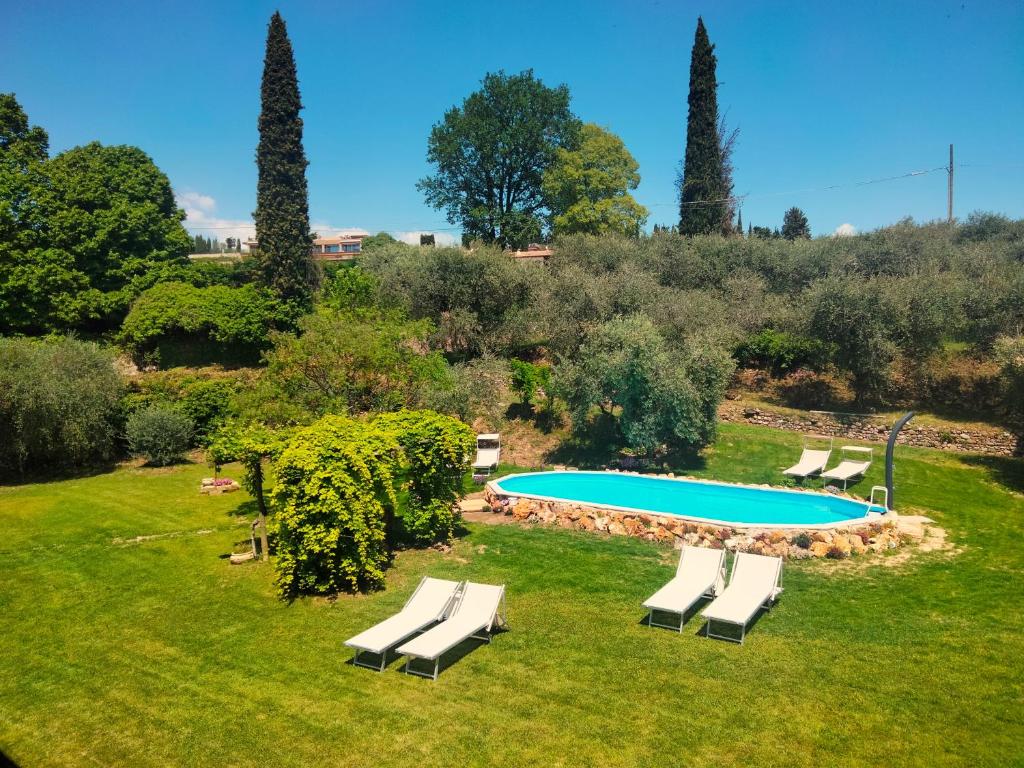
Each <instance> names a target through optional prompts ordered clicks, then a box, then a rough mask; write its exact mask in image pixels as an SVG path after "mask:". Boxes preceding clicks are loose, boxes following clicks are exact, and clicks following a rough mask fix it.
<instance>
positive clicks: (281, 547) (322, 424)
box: [270, 416, 401, 597]
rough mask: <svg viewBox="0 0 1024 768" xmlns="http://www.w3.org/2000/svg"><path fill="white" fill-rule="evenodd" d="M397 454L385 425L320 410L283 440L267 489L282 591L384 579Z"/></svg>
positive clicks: (366, 585)
mask: <svg viewBox="0 0 1024 768" xmlns="http://www.w3.org/2000/svg"><path fill="white" fill-rule="evenodd" d="M400 456H401V447H400V446H399V444H398V441H397V440H396V439H395V437H394V435H393V434H392V433H391V432H389V431H388V430H383V429H380V428H378V427H374V426H372V425H369V424H367V423H365V422H360V421H355V420H352V419H348V418H345V417H343V416H325V417H324V418H323V419H321V420H320V421H318V422H316V423H315V424H313V425H312V426H309V427H306V428H305V429H302V430H300V431H299V432H297V433H296V434H295V436H294V437H293V438H292V439H291V440H290V441H289V442H288V445H287V447H286V448H285V449H284V451H282V452H281V455H280V456H279V458H278V459H277V461H276V462H275V464H274V470H275V475H276V477H277V484H276V485H275V486H274V490H273V491H272V493H271V496H270V498H271V507H272V509H273V513H274V514H273V516H272V518H271V522H272V528H273V530H274V532H275V533H276V537H277V557H276V559H275V561H274V568H275V569H276V571H277V585H278V588H279V590H280V591H281V594H282V595H284V596H286V597H291V596H294V595H298V594H302V593H310V594H331V593H334V592H338V591H341V590H347V591H354V590H359V589H372V588H375V587H379V586H381V584H383V582H384V568H385V566H386V564H387V561H388V552H387V546H386V543H387V542H386V539H387V520H388V519H389V518H390V517H391V516H393V515H394V513H395V509H396V507H397V501H398V500H397V495H396V493H395V477H396V474H397V473H398V471H399V470H400Z"/></svg>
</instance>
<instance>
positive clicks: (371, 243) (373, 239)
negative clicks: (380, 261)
mask: <svg viewBox="0 0 1024 768" xmlns="http://www.w3.org/2000/svg"><path fill="white" fill-rule="evenodd" d="M396 243H399V241H398V240H396V239H395V238H394V237H392V236H391V235H390V234H388V233H387V232H378V233H377V234H376V235H370V236H368V237H364V238H363V242H362V244H361V245H360V250H361V251H362V252H363V253H366V252H367V251H372V250H375V249H377V248H383V247H384V246H385V245H395V244H396Z"/></svg>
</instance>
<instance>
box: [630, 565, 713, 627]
mask: <svg viewBox="0 0 1024 768" xmlns="http://www.w3.org/2000/svg"><path fill="white" fill-rule="evenodd" d="M724 583H725V550H724V549H711V548H709V547H690V546H685V547H683V551H682V552H681V553H680V555H679V566H678V567H677V568H676V575H675V577H674V578H673V579H672V580H671V581H670V582H669V583H668V584H666V585H665V586H664V587H662V588H661V589H659V590H658V591H657V592H655V593H654V594H653V595H651V596H650V597H649V598H647V600H646V602H644V608H646V609H647V610H648V611H649V613H648V614H647V626H649V627H664V628H665V629H678V630H679V631H680V632H682V631H683V622H684V620H685V618H686V612H687V611H688V610H690V608H692V607H693V605H694V603H696V602H697V601H698V600H700V599H701V598H702V597H714V596H715V595H717V594H718V593H719V592H720V591H721V590H722V586H723V585H724ZM655 611H660V612H662V613H678V614H679V624H678V626H677V625H675V624H659V623H658V622H656V621H655V620H654V612H655Z"/></svg>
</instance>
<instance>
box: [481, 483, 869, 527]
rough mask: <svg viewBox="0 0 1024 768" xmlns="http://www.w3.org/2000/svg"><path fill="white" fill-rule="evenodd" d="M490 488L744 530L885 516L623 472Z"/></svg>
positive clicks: (862, 508) (826, 502)
mask: <svg viewBox="0 0 1024 768" xmlns="http://www.w3.org/2000/svg"><path fill="white" fill-rule="evenodd" d="M490 486H491V488H492V490H494V492H495V493H498V494H500V495H503V496H527V497H530V498H535V499H544V500H547V501H562V502H569V503H578V504H586V505H590V506H594V507H601V508H608V509H618V510H623V511H626V512H655V513H659V514H665V515H678V516H680V517H685V518H687V519H691V520H702V521H708V522H712V523H727V524H730V525H744V526H777V527H785V528H789V527H807V526H823V527H827V526H835V525H841V524H848V523H851V522H859V521H862V520H864V519H865V518H866V517H867V516H868V513H869V512H883V511H884V510H883V509H880V508H875V507H871V506H869V505H868V504H867V503H865V502H863V501H854V500H853V499H846V498H842V497H839V496H831V495H828V494H825V493H814V492H808V491H789V490H783V489H774V488H771V489H770V488H752V487H750V486H743V485H731V484H729V483H718V482H711V481H703V480H676V479H673V478H664V477H649V476H646V475H630V474H624V473H620V472H530V473H527V474H521V475H508V476H507V477H503V478H501V479H499V480H492V481H491V483H490Z"/></svg>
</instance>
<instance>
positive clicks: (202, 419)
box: [178, 380, 235, 440]
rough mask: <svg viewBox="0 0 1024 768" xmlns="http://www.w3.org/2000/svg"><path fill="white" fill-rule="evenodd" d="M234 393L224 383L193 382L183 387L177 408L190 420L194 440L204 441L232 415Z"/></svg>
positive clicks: (232, 388)
mask: <svg viewBox="0 0 1024 768" xmlns="http://www.w3.org/2000/svg"><path fill="white" fill-rule="evenodd" d="M234 392H235V390H234V387H232V386H231V384H230V383H228V382H226V381H216V380H214V381H209V380H207V381H195V382H193V383H191V384H188V385H187V386H186V387H185V389H184V391H183V392H182V395H181V399H180V401H179V403H178V408H179V409H180V410H181V412H182V413H184V414H185V415H186V416H188V417H189V418H190V419H191V420H192V424H193V425H194V428H195V437H196V438H198V439H199V440H205V439H206V438H207V437H208V436H209V435H210V434H211V433H212V432H213V431H214V430H216V429H217V427H219V426H220V425H221V424H223V423H224V421H225V420H226V419H227V418H228V417H229V416H230V415H232V407H231V398H232V396H233V395H234Z"/></svg>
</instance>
